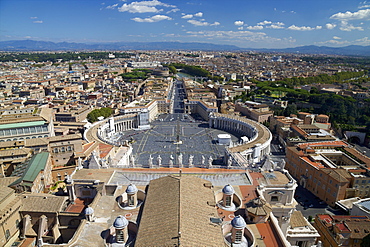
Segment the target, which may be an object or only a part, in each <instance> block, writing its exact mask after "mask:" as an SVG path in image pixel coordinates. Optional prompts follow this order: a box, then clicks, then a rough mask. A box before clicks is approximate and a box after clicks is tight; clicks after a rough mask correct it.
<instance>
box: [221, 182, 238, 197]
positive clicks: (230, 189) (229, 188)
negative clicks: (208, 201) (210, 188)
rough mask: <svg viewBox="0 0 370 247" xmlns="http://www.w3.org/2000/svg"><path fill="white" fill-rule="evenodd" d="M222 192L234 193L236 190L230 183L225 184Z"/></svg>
mask: <svg viewBox="0 0 370 247" xmlns="http://www.w3.org/2000/svg"><path fill="white" fill-rule="evenodd" d="M222 193H224V194H226V195H232V194H234V193H235V190H234V188H233V186H231V185H230V184H228V185H225V187H224V188H223V189H222Z"/></svg>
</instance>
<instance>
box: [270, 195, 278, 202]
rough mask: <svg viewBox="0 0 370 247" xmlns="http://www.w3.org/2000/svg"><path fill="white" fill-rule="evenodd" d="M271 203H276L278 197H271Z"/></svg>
mask: <svg viewBox="0 0 370 247" xmlns="http://www.w3.org/2000/svg"><path fill="white" fill-rule="evenodd" d="M271 201H272V202H277V201H279V197H278V196H271Z"/></svg>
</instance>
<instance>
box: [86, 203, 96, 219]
mask: <svg viewBox="0 0 370 247" xmlns="http://www.w3.org/2000/svg"><path fill="white" fill-rule="evenodd" d="M84 213H85V217H86V219H87V220H88V221H93V218H94V209H93V208H92V207H90V206H88V207H87V208H85V211H84Z"/></svg>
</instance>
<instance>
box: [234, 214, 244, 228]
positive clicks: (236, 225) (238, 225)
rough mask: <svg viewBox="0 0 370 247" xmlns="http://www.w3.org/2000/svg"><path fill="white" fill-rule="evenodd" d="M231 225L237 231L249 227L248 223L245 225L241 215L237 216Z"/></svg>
mask: <svg viewBox="0 0 370 247" xmlns="http://www.w3.org/2000/svg"><path fill="white" fill-rule="evenodd" d="M231 225H232V226H233V227H234V228H236V229H242V228H245V227H246V226H247V223H245V220H244V219H243V217H241V216H240V215H238V216H236V217H235V218H234V219H233V220H232V221H231Z"/></svg>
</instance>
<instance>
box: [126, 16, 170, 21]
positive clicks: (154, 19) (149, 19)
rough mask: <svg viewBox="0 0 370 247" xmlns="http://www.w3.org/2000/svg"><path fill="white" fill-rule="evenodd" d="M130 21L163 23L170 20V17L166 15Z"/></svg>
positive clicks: (137, 18)
mask: <svg viewBox="0 0 370 247" xmlns="http://www.w3.org/2000/svg"><path fill="white" fill-rule="evenodd" d="M131 20H133V21H136V22H158V21H163V20H172V18H171V17H169V16H166V15H155V16H152V17H149V18H139V17H136V18H132V19H131Z"/></svg>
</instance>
